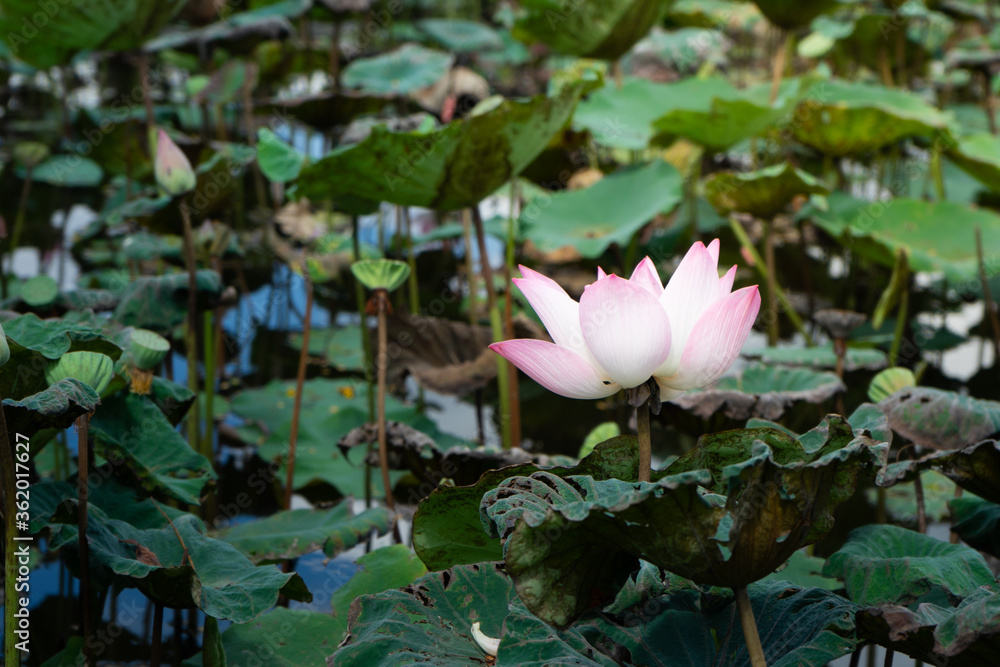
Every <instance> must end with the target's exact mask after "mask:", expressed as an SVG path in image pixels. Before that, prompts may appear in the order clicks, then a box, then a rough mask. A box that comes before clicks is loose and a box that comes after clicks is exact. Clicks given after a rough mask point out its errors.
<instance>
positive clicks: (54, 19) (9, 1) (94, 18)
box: [0, 0, 186, 69]
mask: <svg viewBox="0 0 1000 667" xmlns="http://www.w3.org/2000/svg"><path fill="white" fill-rule="evenodd" d="M185 4H186V3H185V2H183V0H163V1H162V2H146V1H145V0H114V1H113V2H106V1H105V0H73V2H72V3H71V4H67V3H63V2H60V3H59V4H56V5H51V6H45V7H43V6H42V5H39V4H38V3H37V2H35V1H34V0H3V2H2V3H0V10H2V11H0V16H2V18H0V30H2V32H3V34H4V35H7V37H6V39H7V42H8V45H9V47H10V50H11V53H12V54H13V55H14V56H16V57H17V58H18V59H19V60H23V61H24V62H26V63H28V64H29V65H31V66H33V67H36V68H38V69H48V68H50V67H53V66H55V65H65V64H68V63H69V61H70V60H71V59H72V58H73V56H75V55H76V54H77V53H79V52H81V51H131V50H134V49H137V48H139V47H140V46H142V44H143V42H145V41H146V40H147V39H149V38H151V37H155V36H156V34H157V33H158V32H159V31H160V29H161V28H163V26H165V25H166V24H167V23H168V22H169V21H170V19H172V18H173V17H174V16H175V15H176V14H177V13H178V12H179V11H180V10H181V9H182V8H183V7H184V5H185Z"/></svg>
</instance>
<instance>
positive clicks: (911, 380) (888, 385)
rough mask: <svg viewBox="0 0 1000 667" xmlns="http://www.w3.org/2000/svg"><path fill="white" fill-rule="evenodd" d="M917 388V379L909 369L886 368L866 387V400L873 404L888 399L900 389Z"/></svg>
mask: <svg viewBox="0 0 1000 667" xmlns="http://www.w3.org/2000/svg"><path fill="white" fill-rule="evenodd" d="M915 386H917V378H916V377H915V376H914V375H913V371H911V370H910V369H909V368H899V367H896V368H887V369H885V370H884V371H882V372H881V373H879V374H878V375H876V376H875V377H874V378H872V383H871V384H870V385H868V398H870V399H871V400H872V402H874V403H878V402H879V401H881V400H882V399H885V398H888V397H890V396H892V395H893V394H895V393H896V392H897V391H899V390H900V389H905V388H906V387H915Z"/></svg>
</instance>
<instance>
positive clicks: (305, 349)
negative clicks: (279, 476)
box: [284, 270, 313, 510]
mask: <svg viewBox="0 0 1000 667" xmlns="http://www.w3.org/2000/svg"><path fill="white" fill-rule="evenodd" d="M302 275H303V277H304V278H305V283H306V313H305V315H304V316H303V321H302V349H301V350H300V351H299V373H298V376H297V377H296V378H295V404H294V407H293V408H292V428H291V433H290V434H289V436H288V464H287V468H288V470H287V475H286V477H285V505H284V507H285V509H286V510H289V509H291V508H292V488H293V479H294V477H295V448H296V445H297V444H298V441H299V419H300V417H301V415H302V393H303V392H302V389H303V386H304V385H305V381H306V363H307V362H308V361H309V334H310V332H311V330H312V309H313V284H312V279H311V278H310V277H309V271H308V270H306V271H303V274H302Z"/></svg>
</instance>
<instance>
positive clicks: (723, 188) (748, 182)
mask: <svg viewBox="0 0 1000 667" xmlns="http://www.w3.org/2000/svg"><path fill="white" fill-rule="evenodd" d="M829 192H830V190H829V189H828V188H827V187H826V186H825V185H823V184H822V183H821V182H819V181H818V180H816V179H815V178H813V177H812V176H811V175H810V174H808V173H806V172H804V171H802V170H801V169H796V168H795V167H793V166H792V165H791V163H789V162H785V163H783V164H776V165H774V166H771V167H765V168H764V169H759V170H757V171H752V172H749V173H737V172H732V171H719V172H715V173H714V174H712V176H711V177H709V179H708V180H707V181H705V197H706V198H707V199H708V201H709V203H711V204H712V206H714V207H715V210H716V211H718V212H719V214H720V215H727V214H729V213H732V212H734V211H736V212H739V213H749V214H750V215H752V216H754V217H757V218H760V219H761V220H770V219H771V218H773V217H774V216H776V215H778V214H779V213H781V212H783V211H784V210H785V209H786V208H787V207H788V205H789V204H790V203H791V202H792V199H793V198H795V197H797V196H799V195H813V194H821V195H825V194H829Z"/></svg>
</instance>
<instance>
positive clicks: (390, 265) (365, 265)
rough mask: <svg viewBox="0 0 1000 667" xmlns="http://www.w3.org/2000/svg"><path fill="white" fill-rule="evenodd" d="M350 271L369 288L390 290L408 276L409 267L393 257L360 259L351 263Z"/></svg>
mask: <svg viewBox="0 0 1000 667" xmlns="http://www.w3.org/2000/svg"><path fill="white" fill-rule="evenodd" d="M351 273H353V274H354V277H355V278H357V279H358V282H360V283H361V284H362V285H364V286H365V287H367V288H368V289H370V290H377V289H384V290H386V291H387V292H392V291H393V290H395V289H396V288H397V287H399V286H400V285H402V284H403V283H404V282H406V279H407V278H409V276H410V267H409V265H408V264H407V263H406V262H400V261H398V260H395V259H362V260H360V261H357V262H354V264H351Z"/></svg>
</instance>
